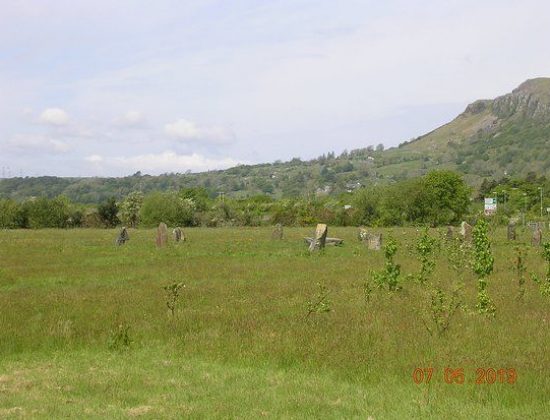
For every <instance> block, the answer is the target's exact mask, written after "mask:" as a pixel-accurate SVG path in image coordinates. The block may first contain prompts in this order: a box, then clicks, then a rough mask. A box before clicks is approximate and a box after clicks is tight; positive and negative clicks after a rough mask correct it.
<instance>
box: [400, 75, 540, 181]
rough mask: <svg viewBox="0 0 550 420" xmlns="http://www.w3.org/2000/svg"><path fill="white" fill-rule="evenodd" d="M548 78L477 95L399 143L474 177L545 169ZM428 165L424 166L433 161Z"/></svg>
mask: <svg viewBox="0 0 550 420" xmlns="http://www.w3.org/2000/svg"><path fill="white" fill-rule="evenodd" d="M549 146H550V78H539V79H532V80H528V81H526V82H525V83H523V84H521V85H520V86H519V87H518V88H517V89H515V90H514V91H512V93H509V94H507V95H504V96H500V97H498V98H496V99H493V100H479V101H476V102H474V103H472V104H470V105H468V107H467V108H466V110H465V111H464V112H463V113H462V114H460V115H459V116H458V117H457V118H455V119H454V120H453V121H451V122H450V123H448V124H445V125H444V126H442V127H440V128H438V129H436V130H434V131H432V132H431V133H428V134H426V135H424V136H421V137H419V138H417V139H415V140H414V141H412V142H410V143H408V144H404V145H402V146H401V149H402V151H406V152H411V153H420V154H422V155H423V156H424V157H426V156H427V157H429V159H430V162H431V165H433V164H436V165H445V166H447V167H451V168H454V169H456V170H458V171H460V172H462V173H465V174H471V175H472V176H477V177H501V176H503V175H505V174H507V175H508V176H523V175H526V174H527V173H529V172H535V173H538V174H548V173H549V169H550V154H549ZM431 165H428V166H431Z"/></svg>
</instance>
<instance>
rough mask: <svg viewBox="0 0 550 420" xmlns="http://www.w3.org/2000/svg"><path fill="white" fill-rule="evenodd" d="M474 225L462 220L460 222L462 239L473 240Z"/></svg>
mask: <svg viewBox="0 0 550 420" xmlns="http://www.w3.org/2000/svg"><path fill="white" fill-rule="evenodd" d="M472 229H473V228H472V226H471V225H469V224H468V223H466V222H462V223H461V224H460V236H462V239H463V240H464V241H467V242H471V241H472Z"/></svg>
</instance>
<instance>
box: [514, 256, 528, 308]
mask: <svg viewBox="0 0 550 420" xmlns="http://www.w3.org/2000/svg"><path fill="white" fill-rule="evenodd" d="M515 252H516V255H515V260H514V270H515V272H516V277H517V280H518V295H517V299H518V300H522V299H523V296H524V295H525V274H526V272H527V267H526V265H525V249H524V248H522V247H519V246H517V247H516V248H515Z"/></svg>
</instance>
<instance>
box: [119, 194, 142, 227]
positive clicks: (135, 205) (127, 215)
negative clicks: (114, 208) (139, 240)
mask: <svg viewBox="0 0 550 420" xmlns="http://www.w3.org/2000/svg"><path fill="white" fill-rule="evenodd" d="M142 204H143V193H142V192H140V191H133V192H131V193H130V194H128V196H127V197H126V198H125V199H124V201H123V202H122V203H120V207H119V213H118V218H119V219H120V221H121V222H122V224H123V225H125V226H128V227H132V228H135V227H137V226H138V224H139V212H140V210H141V206H142Z"/></svg>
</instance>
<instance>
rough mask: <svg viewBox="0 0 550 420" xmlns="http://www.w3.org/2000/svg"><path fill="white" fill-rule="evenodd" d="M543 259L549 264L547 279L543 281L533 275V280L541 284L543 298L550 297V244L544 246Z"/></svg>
mask: <svg viewBox="0 0 550 420" xmlns="http://www.w3.org/2000/svg"><path fill="white" fill-rule="evenodd" d="M542 257H543V258H544V260H545V261H546V264H547V267H546V275H545V278H544V279H542V280H541V279H539V277H538V276H537V275H536V274H532V278H533V280H534V281H535V282H536V283H538V284H539V287H540V294H541V295H542V296H550V242H546V243H545V244H544V245H543V246H542Z"/></svg>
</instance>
